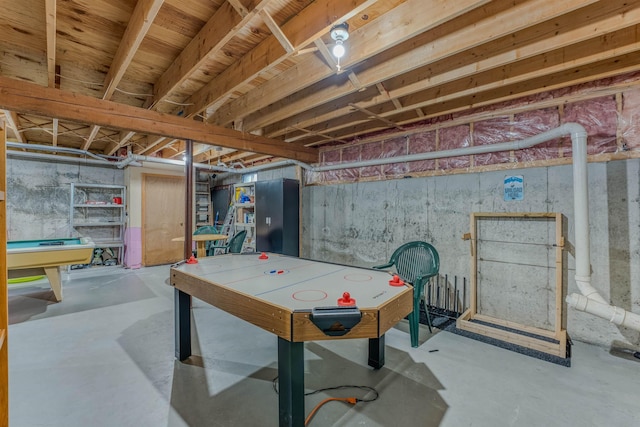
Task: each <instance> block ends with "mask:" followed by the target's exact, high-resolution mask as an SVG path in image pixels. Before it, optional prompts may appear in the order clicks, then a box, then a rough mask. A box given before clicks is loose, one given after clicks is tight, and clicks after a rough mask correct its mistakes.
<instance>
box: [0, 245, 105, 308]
mask: <svg viewBox="0 0 640 427" xmlns="http://www.w3.org/2000/svg"><path fill="white" fill-rule="evenodd" d="M94 248H95V244H94V243H93V241H92V240H91V239H90V238H88V237H80V238H75V239H44V240H15V241H10V242H7V269H8V270H9V278H10V279H13V278H19V277H28V276H37V275H42V274H46V276H47V278H48V279H49V283H50V284H51V289H52V290H53V294H54V295H55V298H56V300H57V301H62V280H61V276H62V274H61V267H62V266H64V265H70V264H88V263H90V262H91V258H92V257H93V249H94Z"/></svg>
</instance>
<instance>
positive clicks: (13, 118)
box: [2, 110, 25, 144]
mask: <svg viewBox="0 0 640 427" xmlns="http://www.w3.org/2000/svg"><path fill="white" fill-rule="evenodd" d="M2 112H3V113H4V119H5V121H6V122H7V126H9V128H11V130H12V131H13V134H14V135H15V137H16V139H17V140H18V142H21V143H23V144H24V143H25V140H24V137H23V136H22V133H21V132H20V121H19V118H18V114H16V112H15V111H9V110H2Z"/></svg>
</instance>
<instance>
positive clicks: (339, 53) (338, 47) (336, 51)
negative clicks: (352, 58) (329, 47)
mask: <svg viewBox="0 0 640 427" xmlns="http://www.w3.org/2000/svg"><path fill="white" fill-rule="evenodd" d="M344 53H345V49H344V45H343V44H342V40H338V41H337V43H336V44H335V46H333V56H335V57H336V58H342V57H343V56H344Z"/></svg>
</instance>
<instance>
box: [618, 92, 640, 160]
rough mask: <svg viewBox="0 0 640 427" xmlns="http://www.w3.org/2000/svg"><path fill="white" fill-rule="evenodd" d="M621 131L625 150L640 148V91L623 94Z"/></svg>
mask: <svg viewBox="0 0 640 427" xmlns="http://www.w3.org/2000/svg"><path fill="white" fill-rule="evenodd" d="M620 131H621V132H620V133H621V134H622V142H623V144H624V145H623V147H624V149H633V148H638V147H640V90H635V89H634V90H627V91H624V92H622V114H621V116H620Z"/></svg>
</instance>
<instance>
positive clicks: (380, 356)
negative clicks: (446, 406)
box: [368, 334, 384, 369]
mask: <svg viewBox="0 0 640 427" xmlns="http://www.w3.org/2000/svg"><path fill="white" fill-rule="evenodd" d="M368 363H369V366H371V367H372V368H373V369H380V368H382V367H383V366H384V334H382V335H381V336H380V338H369V361H368Z"/></svg>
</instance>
